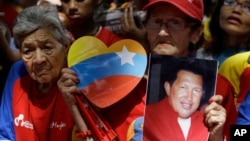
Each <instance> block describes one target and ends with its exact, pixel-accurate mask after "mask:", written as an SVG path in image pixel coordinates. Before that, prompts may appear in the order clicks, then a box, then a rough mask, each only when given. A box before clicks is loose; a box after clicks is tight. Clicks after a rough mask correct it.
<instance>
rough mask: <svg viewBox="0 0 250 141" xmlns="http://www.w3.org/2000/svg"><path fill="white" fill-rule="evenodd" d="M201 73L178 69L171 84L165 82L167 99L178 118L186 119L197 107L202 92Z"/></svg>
mask: <svg viewBox="0 0 250 141" xmlns="http://www.w3.org/2000/svg"><path fill="white" fill-rule="evenodd" d="M202 84H203V79H202V77H201V75H198V74H194V73H192V72H189V71H186V70H180V71H179V72H178V74H177V78H176V80H175V81H174V82H173V84H172V86H170V84H169V83H168V82H165V84H164V87H165V90H166V93H167V95H168V100H169V103H170V105H171V106H172V107H173V109H174V110H175V111H176V112H177V113H178V114H179V117H180V118H183V119H186V118H189V117H191V115H192V114H193V113H194V112H195V111H196V110H197V109H198V107H199V105H200V100H201V97H202V95H203V93H204V91H203V88H202Z"/></svg>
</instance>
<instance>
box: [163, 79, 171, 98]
mask: <svg viewBox="0 0 250 141" xmlns="http://www.w3.org/2000/svg"><path fill="white" fill-rule="evenodd" d="M164 89H165V92H166V94H167V96H169V94H170V83H169V82H168V81H165V83H164Z"/></svg>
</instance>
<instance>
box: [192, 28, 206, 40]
mask: <svg viewBox="0 0 250 141" xmlns="http://www.w3.org/2000/svg"><path fill="white" fill-rule="evenodd" d="M203 30H204V25H203V24H202V26H200V27H199V28H197V29H195V31H194V32H193V33H192V35H191V42H192V43H193V44H196V43H197V42H198V41H199V40H200V38H201V36H202V34H203Z"/></svg>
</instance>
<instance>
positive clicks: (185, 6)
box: [143, 0, 204, 22]
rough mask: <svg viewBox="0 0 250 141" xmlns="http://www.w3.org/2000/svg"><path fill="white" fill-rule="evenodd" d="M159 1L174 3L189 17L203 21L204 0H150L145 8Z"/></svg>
mask: <svg viewBox="0 0 250 141" xmlns="http://www.w3.org/2000/svg"><path fill="white" fill-rule="evenodd" d="M158 3H169V4H172V5H174V6H175V7H177V8H178V9H180V10H181V11H182V12H184V13H185V14H187V15H188V16H189V17H191V18H193V19H197V20H199V21H200V22H202V19H203V12H204V5H203V1H202V0H149V2H148V4H146V5H145V6H144V7H143V10H147V9H149V8H151V7H152V6H155V5H156V4H158Z"/></svg>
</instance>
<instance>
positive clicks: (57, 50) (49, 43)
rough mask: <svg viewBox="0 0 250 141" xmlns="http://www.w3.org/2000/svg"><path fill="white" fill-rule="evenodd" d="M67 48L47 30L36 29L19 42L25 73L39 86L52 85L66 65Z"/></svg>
mask: <svg viewBox="0 0 250 141" xmlns="http://www.w3.org/2000/svg"><path fill="white" fill-rule="evenodd" d="M66 53H67V48H66V47H65V46H64V45H63V44H62V43H60V42H59V41H58V40H56V38H55V37H54V36H53V34H52V33H51V31H50V30H49V29H38V30H36V31H35V32H33V33H31V34H30V35H28V36H27V37H25V38H24V39H23V41H22V42H21V55H22V59H23V61H24V64H25V66H26V68H27V71H28V73H29V75H30V76H31V78H32V79H34V80H36V81H37V82H38V83H39V84H44V83H54V82H56V81H57V79H58V78H59V75H60V71H61V69H62V67H63V66H64V65H66V64H65V63H66V61H65V59H66Z"/></svg>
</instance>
